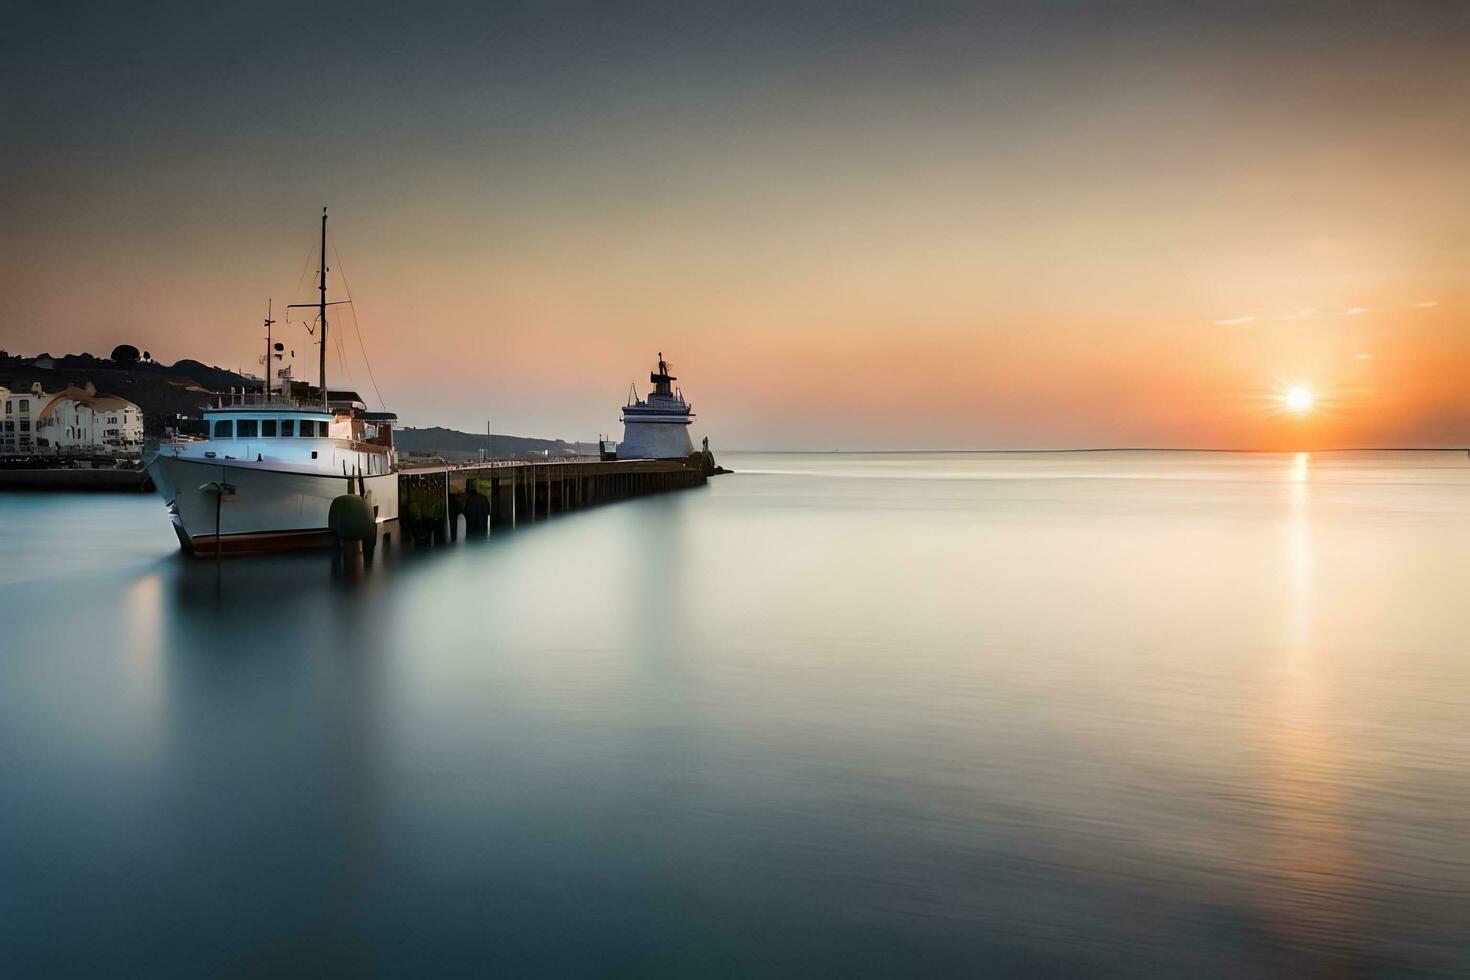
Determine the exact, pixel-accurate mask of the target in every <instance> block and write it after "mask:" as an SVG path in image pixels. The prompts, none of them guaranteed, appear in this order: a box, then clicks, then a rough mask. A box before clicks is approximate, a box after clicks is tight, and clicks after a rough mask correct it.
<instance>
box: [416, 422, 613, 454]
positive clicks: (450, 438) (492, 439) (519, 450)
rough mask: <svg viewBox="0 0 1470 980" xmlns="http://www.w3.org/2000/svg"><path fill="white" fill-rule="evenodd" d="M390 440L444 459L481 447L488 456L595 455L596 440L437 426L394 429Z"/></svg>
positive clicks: (476, 450) (472, 452) (417, 452)
mask: <svg viewBox="0 0 1470 980" xmlns="http://www.w3.org/2000/svg"><path fill="white" fill-rule="evenodd" d="M393 443H394V445H395V446H397V447H398V451H399V452H400V453H414V454H418V455H439V456H443V457H444V458H445V459H479V457H480V450H482V449H483V450H485V456H486V457H487V458H489V459H518V458H521V457H524V456H527V455H530V454H532V453H542V452H546V453H549V454H550V455H552V456H595V455H597V444H596V443H589V442H566V441H564V440H562V439H529V438H522V437H520V436H506V435H499V434H495V435H488V436H487V435H483V434H476V433H472V432H459V431H457V430H455V429H445V428H441V427H439V426H434V427H432V428H427V429H415V428H404V429H398V430H397V431H396V432H394V434H393Z"/></svg>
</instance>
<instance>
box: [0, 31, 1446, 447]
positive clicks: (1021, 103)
mask: <svg viewBox="0 0 1470 980" xmlns="http://www.w3.org/2000/svg"><path fill="white" fill-rule="evenodd" d="M1158 9H1159V10H1165V9H1167V8H1162V7H1161V8H1158ZM1222 9H1224V10H1230V9H1235V8H1222ZM1242 9H1244V8H1242ZM1268 9H1269V8H1266V7H1263V8H1260V9H1259V10H1256V13H1255V14H1254V15H1252V16H1253V17H1255V18H1256V19H1251V18H1248V17H1245V15H1241V18H1240V19H1239V22H1237V20H1232V19H1231V18H1230V17H1228V16H1226V15H1223V14H1222V15H1221V16H1222V17H1224V18H1225V19H1223V20H1222V19H1216V20H1212V19H1210V18H1209V17H1204V18H1202V19H1189V18H1187V17H1185V16H1184V15H1182V14H1180V15H1173V14H1170V15H1168V16H1164V15H1162V14H1160V16H1159V17H1153V18H1141V19H1137V20H1127V19H1123V18H1120V19H1119V20H1118V22H1114V20H1109V19H1107V18H1097V19H1095V20H1093V21H1090V22H1088V23H1085V24H1081V25H1078V24H1075V23H1070V22H1068V23H1053V21H1052V20H1048V19H1047V18H1046V17H1044V16H1039V15H1038V16H1033V15H1031V14H1029V13H1027V12H1026V10H1025V8H1018V12H1016V13H1015V14H1014V15H1013V16H1011V17H1010V19H1007V20H1004V21H1003V22H990V21H985V22H980V23H972V22H970V21H966V20H963V19H961V20H957V21H955V22H954V23H947V22H945V20H944V19H943V18H941V17H935V18H932V19H920V20H917V21H915V22H913V23H909V22H905V23H903V24H889V23H874V24H872V25H861V24H860V25H858V26H856V27H849V28H847V30H848V33H846V34H841V35H839V36H838V37H837V38H836V39H835V40H830V41H829V40H823V39H825V38H827V36H828V35H827V34H826V33H824V30H825V29H826V28H828V27H829V26H830V25H827V24H826V23H825V22H823V21H822V20H821V18H820V17H819V16H817V15H812V17H811V18H810V22H807V21H803V22H801V23H799V24H795V25H793V24H789V23H780V24H775V25H771V26H770V27H769V33H768V34H764V33H761V32H762V31H765V30H766V28H765V27H763V26H761V25H759V24H757V25H755V26H751V25H750V24H746V23H742V24H740V25H738V26H739V28H740V30H742V31H745V32H747V33H750V34H751V35H752V37H751V38H743V40H742V44H745V45H746V46H742V44H735V43H733V42H726V41H723V40H720V41H717V40H715V39H716V38H725V37H727V35H728V34H729V31H730V30H732V29H733V28H732V27H731V25H729V24H726V23H724V22H723V21H721V22H720V23H717V24H713V25H712V26H711V25H705V24H704V23H703V22H700V24H696V25H693V26H690V25H685V24H681V25H678V28H679V29H678V30H673V29H670V28H668V26H667V25H660V24H653V25H649V24H635V25H633V27H631V28H628V29H627V31H626V36H624V35H622V34H619V35H617V36H616V37H614V38H613V39H612V41H610V42H608V43H606V44H604V43H601V41H599V40H598V39H596V38H592V39H590V40H589V39H588V38H582V39H581V40H577V41H576V43H573V42H572V41H565V46H563V44H562V42H563V40H564V39H562V38H561V37H560V35H558V33H557V32H558V31H563V30H564V28H563V27H561V26H558V24H556V23H550V22H548V23H541V22H539V21H538V22H536V23H534V24H533V25H532V26H531V27H530V28H528V29H527V30H528V31H529V32H530V33H528V34H507V35H506V37H514V38H520V39H521V40H519V41H515V42H514V43H512V41H510V40H504V39H503V38H501V36H500V35H497V34H495V33H494V31H493V30H491V29H490V28H489V27H486V28H485V30H484V32H483V33H481V34H473V35H471V34H467V35H466V36H467V37H469V38H470V39H469V40H458V39H453V38H449V37H448V35H445V36H442V37H440V36H436V38H435V39H434V43H435V44H437V45H439V47H434V45H432V44H430V43H429V41H428V40H425V41H423V44H424V45H425V46H426V49H428V48H432V53H429V54H426V53H425V50H419V49H418V48H415V47H413V45H410V46H409V48H410V49H408V50H400V49H399V48H398V47H395V46H394V45H390V44H388V43H387V42H386V41H385V40H383V39H382V38H378V39H377V40H378V43H380V44H381V45H382V49H381V50H379V51H376V52H375V53H376V55H378V56H377V57H370V56H368V55H362V56H354V59H353V60H350V61H344V62H343V63H340V64H336V65H334V66H333V70H332V72H331V73H330V74H329V75H324V76H323V79H324V81H325V83H326V87H325V91H324V92H323V93H322V100H321V103H320V105H321V106H322V110H323V114H324V116H325V118H326V120H327V125H326V126H325V127H324V131H318V130H317V129H316V128H315V127H314V126H313V125H312V124H311V123H310V121H309V120H307V119H306V118H305V117H303V115H302V112H303V108H302V106H303V103H305V102H306V101H307V100H306V98H305V96H306V95H307V93H308V90H309V89H310V88H311V82H312V81H313V78H312V76H311V75H310V72H309V71H307V70H305V69H303V70H302V71H303V72H304V73H303V74H302V75H301V77H299V78H298V77H296V76H295V75H293V74H292V72H290V71H286V70H285V69H280V71H279V72H273V73H271V74H269V75H266V74H261V75H259V76H256V75H252V74H250V71H251V70H250V69H248V68H242V67H241V63H240V62H232V63H231V64H233V65H234V68H233V69H232V70H233V71H234V72H235V74H233V75H230V76H229V78H228V79H227V80H221V79H219V78H215V77H214V75H213V74H212V73H213V72H215V71H216V69H215V68H214V67H213V66H214V62H212V61H208V59H206V58H205V57H204V54H201V55H200V57H199V58H198V61H197V63H191V65H186V66H183V67H179V68H176V69H174V68H170V69H168V71H177V72H185V71H186V70H188V71H193V72H194V73H195V74H194V75H191V76H189V79H188V80H189V81H191V82H193V83H195V85H196V87H197V86H200V85H202V86H203V88H204V90H205V92H206V93H207V92H209V91H213V90H214V89H213V88H211V85H216V84H217V85H220V86H223V87H222V88H221V89H220V91H222V92H226V93H227V94H226V95H224V96H222V98H224V99H225V101H224V103H223V104H222V105H220V106H216V107H214V108H212V109H211V108H209V107H208V106H206V105H205V103H204V101H202V99H203V97H202V96H201V97H200V99H193V98H191V97H190V96H188V94H187V93H184V94H180V93H182V92H183V82H184V79H183V78H181V77H173V76H166V77H161V78H159V79H154V78H153V77H152V76H151V75H150V76H147V77H146V78H141V79H134V81H135V82H136V83H138V84H142V83H143V82H146V83H147V85H148V86H152V88H150V89H149V91H150V92H155V90H156V92H155V95H154V97H153V100H152V101H149V100H140V101H138V102H136V103H132V104H130V105H129V108H128V112H127V113H125V114H124V117H123V118H124V121H125V122H126V125H125V124H124V122H120V121H118V118H117V115H116V113H115V112H114V113H113V114H110V115H107V116H106V118H105V119H103V118H102V116H101V115H100V113H101V112H102V110H101V109H100V108H97V109H96V112H97V113H98V117H97V120H96V121H92V122H89V117H88V115H87V113H88V112H90V111H92V110H93V109H94V108H95V106H94V103H99V102H105V101H106V100H107V99H108V98H109V97H110V96H109V95H108V91H109V90H110V86H109V85H108V84H107V83H108V82H109V81H110V80H111V81H115V79H111V78H110V76H108V75H107V72H109V71H110V72H112V73H113V74H117V73H122V74H126V73H127V72H130V71H139V72H141V71H145V70H149V71H152V70H161V69H144V68H139V67H136V66H135V65H134V63H133V62H128V63H127V64H126V65H124V66H122V67H118V66H116V65H111V63H109V62H105V60H104V61H102V62H100V63H101V65H102V67H95V66H96V64H98V63H99V62H98V61H97V60H96V59H94V60H93V62H91V64H93V66H94V67H93V69H92V70H93V71H94V72H95V73H99V74H100V76H101V77H98V78H94V79H91V84H86V85H82V84H79V86H78V87H77V88H76V90H74V91H70V90H69V91H59V90H53V89H52V88H50V87H48V85H49V84H51V83H47V84H41V83H37V84H36V85H34V86H32V87H30V88H27V89H25V91H24V92H23V94H22V98H21V100H20V102H19V108H18V109H16V107H15V105H14V104H13V105H12V106H11V109H10V110H9V111H10V112H12V113H13V115H14V118H11V119H9V120H8V121H7V122H8V125H7V131H8V132H11V133H12V134H17V133H18V134H19V135H20V137H21V138H20V139H19V140H17V141H16V143H15V145H14V146H13V147H12V148H11V149H10V150H9V151H6V153H5V155H4V156H3V157H0V162H3V164H4V166H5V170H6V173H7V174H8V175H9V178H10V179H9V180H8V181H7V185H8V189H7V190H5V191H3V192H0V193H3V194H4V200H3V202H0V203H3V205H4V209H5V212H6V213H7V214H9V215H10V216H11V220H10V221H8V222H6V223H5V226H4V227H3V228H0V347H5V348H7V349H9V350H11V351H19V352H25V353H36V352H39V351H41V350H49V351H51V352H53V353H61V352H64V351H76V350H91V351H93V352H95V353H105V351H106V350H108V349H110V348H111V347H112V346H113V345H114V344H116V343H121V342H130V343H134V344H137V345H138V346H140V347H144V348H148V349H150V350H152V351H153V353H154V354H155V355H157V356H159V357H160V358H162V359H165V360H173V359H177V358H180V357H199V358H201V359H204V360H207V361H211V362H217V363H220V364H223V365H226V366H235V365H241V366H244V367H246V368H247V369H252V368H253V361H254V357H255V355H256V352H257V348H258V346H259V341H258V339H257V338H258V334H259V327H258V325H259V320H260V318H261V315H262V314H263V311H264V305H265V300H266V298H267V297H268V296H269V297H274V299H275V301H276V302H277V303H278V304H279V303H283V302H287V301H292V302H300V301H304V300H309V299H310V298H311V296H310V282H309V279H308V281H306V282H302V281H301V280H300V278H299V276H300V273H301V270H302V268H303V260H305V259H306V258H307V255H308V252H309V250H310V249H311V247H312V245H313V240H314V238H313V236H314V220H315V218H314V216H315V215H316V214H317V213H318V208H319V206H320V205H321V204H322V203H326V204H329V205H331V206H332V214H333V222H332V228H333V233H334V234H333V237H334V241H335V243H336V245H337V247H338V249H339V250H340V253H341V258H342V266H343V269H345V272H346V274H347V276H348V281H350V283H351V286H352V290H353V296H354V299H355V300H356V312H357V315H358V317H359V318H360V322H361V327H362V334H363V338H364V340H365V342H366V346H367V349H368V351H369V353H370V354H371V356H372V363H373V367H374V371H375V374H376V378H377V381H378V385H379V387H380V388H381V390H382V393H383V396H384V397H385V399H386V400H387V402H388V403H389V407H391V408H393V409H395V410H397V411H398V412H399V413H400V415H401V416H402V417H403V419H404V421H405V422H406V423H408V424H414V425H433V424H444V425H451V426H456V427H459V428H465V429H472V430H482V429H483V426H484V423H485V420H486V419H489V420H491V421H492V422H493V423H494V426H495V429H496V431H503V432H515V433H521V434H528V435H548V436H562V437H566V438H592V437H594V436H596V435H597V434H598V433H599V432H600V431H601V432H616V430H617V423H616V420H617V407H618V405H619V404H620V403H621V400H622V398H623V396H624V394H625V393H626V390H627V386H628V383H629V381H631V380H635V379H638V380H640V381H643V380H645V379H646V376H647V371H648V368H649V367H650V365H651V362H652V360H653V358H654V356H655V353H656V352H657V351H658V350H663V351H664V352H665V353H666V354H667V355H668V356H669V358H670V360H671V361H673V363H674V364H675V367H676V373H678V374H679V375H680V377H681V379H682V381H681V383H682V384H683V386H684V390H685V392H686V394H687V395H688V396H689V397H690V398H691V400H692V401H693V402H694V404H695V408H696V411H697V412H698V413H699V415H700V422H699V424H698V425H697V429H696V433H695V435H696V437H698V436H700V435H709V436H710V438H711V442H712V443H713V444H714V445H716V446H725V447H729V448H818V449H825V448H836V447H842V448H987V447H1037V448H1052V447H1063V446H1125V445H1126V446H1139V445H1147V446H1199V447H1238V448H1328V447H1333V446H1348V445H1463V444H1467V443H1470V350H1467V349H1466V347H1467V344H1470V342H1467V337H1470V331H1467V329H1466V328H1467V327H1470V291H1467V289H1466V285H1465V283H1466V271H1467V268H1470V265H1467V259H1470V232H1467V228H1470V194H1467V193H1466V191H1467V186H1466V176H1465V175H1466V174H1467V173H1470V125H1467V119H1470V113H1466V112H1465V110H1464V107H1465V106H1466V105H1470V43H1467V32H1466V31H1464V30H1462V29H1461V28H1463V27H1464V24H1463V23H1462V21H1463V18H1458V16H1457V15H1453V14H1447V13H1444V12H1440V13H1436V14H1433V15H1432V16H1431V15H1430V14H1425V15H1424V16H1423V17H1421V18H1418V19H1416V17H1414V16H1410V15H1408V14H1403V15H1394V16H1390V15H1388V14H1382V13H1379V14H1377V15H1373V16H1374V17H1376V19H1365V18H1369V16H1370V15H1367V14H1354V15H1353V16H1354V17H1357V18H1359V19H1361V20H1362V22H1361V23H1356V22H1347V23H1344V22H1343V18H1339V17H1336V16H1324V17H1322V18H1317V19H1313V18H1296V19H1288V20H1280V21H1278V20H1273V19H1270V15H1268V14H1266V13H1263V12H1262V11H1265V10H1268ZM1156 12H1157V11H1156ZM710 16H711V17H713V15H710ZM1056 16H1057V17H1060V16H1061V15H1056ZM1160 18H1162V20H1161V19H1160ZM1349 21H1351V18H1349ZM391 27H392V25H387V26H385V27H384V28H383V30H384V37H387V36H388V35H389V34H391V33H392V32H391V30H390V28H391ZM705 27H708V30H707V31H706V30H704V28H705ZM868 27H870V28H871V29H867V28H868ZM696 28H698V29H696ZM717 28H718V30H717ZM661 31H662V32H663V33H660V32H661ZM536 32H540V33H536ZM43 33H44V32H43ZM594 33H595V32H589V35H590V34H594ZM527 37H529V38H531V40H530V41H527V40H525V38H527ZM742 37H743V36H742ZM246 40H248V38H247V39H246ZM359 40H360V41H361V40H362V39H359ZM369 40H372V39H371V38H370V39H369ZM594 41H597V46H596V47H590V46H589V47H586V48H583V47H578V45H580V44H585V45H592V44H593V42H594ZM757 41H760V42H764V43H756V42H757ZM533 42H534V44H533ZM553 42H555V43H553ZM214 43H216V44H217V45H218V46H224V47H228V46H229V45H231V44H233V43H235V42H233V41H231V40H229V38H228V37H226V36H225V34H223V33H222V34H221V36H220V38H219V39H218V40H217V41H216V42H214ZM241 43H243V41H242V42H241ZM363 44H364V46H367V42H363ZM516 44H520V45H522V47H516V46H515V45H516ZM476 45H481V46H483V48H484V53H485V56H484V59H483V65H482V63H481V61H478V60H476V57H475V55H476V53H477V51H479V49H478V48H476V47H475V46H476ZM526 45H531V46H532V47H534V51H529V53H528V50H523V48H524V47H525V46H526ZM537 45H541V46H537ZM42 46H43V48H44V42H43V45H42ZM81 47H82V49H83V50H82V51H81V52H80V53H78V54H76V55H75V57H78V58H80V57H83V56H85V55H86V54H87V51H86V49H85V47H86V42H85V38H84V39H83V41H82V42H81ZM461 47H463V48H464V50H461ZM543 48H544V49H545V50H543ZM68 50H69V49H68ZM370 50H371V49H370ZM546 51H550V54H546V53H545V52H546ZM586 51H592V52H595V53H596V54H597V57H598V58H601V59H602V60H601V61H595V60H594V65H593V67H592V68H589V67H587V61H588V59H587V58H586V57H583V54H584V53H585V52H586ZM609 51H610V52H611V53H608V52H609ZM673 52H678V56H677V57H675V56H674V54H673ZM207 53H208V51H206V52H205V54H207ZM216 53H218V52H216ZM146 54H147V52H146V51H145V52H143V53H141V54H140V55H139V62H138V64H142V63H143V62H145V61H146V60H147V58H146ZM533 55H534V56H535V57H533ZM543 56H544V57H545V58H547V59H550V65H551V67H548V68H546V69H545V70H544V71H543V70H542V69H541V68H540V66H541V64H542V62H541V61H538V60H537V58H540V57H543ZM517 58H521V59H523V60H520V61H518V60H516V59H517ZM557 58H562V59H564V63H557V61H556V59H557ZM497 59H498V60H497ZM506 63H509V64H512V65H513V66H519V67H516V69H515V70H510V69H504V70H503V71H502V68H503V65H504V64H506ZM293 64H294V62H293ZM484 65H491V66H494V68H493V70H492V68H487V67H484ZM109 66H110V67H109ZM62 67H65V65H62ZM553 68H555V69H556V70H552V69H553ZM241 72H244V74H243V75H241V74H240V73H241ZM226 81H227V84H226ZM205 82H208V83H209V84H204V83H205ZM156 93H166V95H165V96H159V95H157V94H156ZM53 103H55V104H61V105H65V106H71V107H74V108H75V113H74V115H75V117H76V124H75V128H74V129H68V128H67V126H68V125H69V124H68V123H67V119H68V118H71V117H67V116H65V115H63V116H62V117H59V118H60V119H61V121H59V122H58V121H55V119H56V118H58V117H56V115H55V113H54V112H53V113H52V114H51V115H45V116H43V115H42V112H41V110H42V109H45V108H47V107H48V106H50V107H51V108H53V109H54V108H55V105H53ZM155 103H156V104H155ZM336 271H342V270H341V269H339V270H336ZM335 281H336V282H337V283H338V284H339V285H340V279H339V280H335ZM1349 311H1352V312H1349ZM345 325H346V324H345V323H344V326H345ZM282 329H284V330H286V331H287V337H288V339H290V337H291V331H296V332H297V334H298V336H297V337H296V338H295V341H294V343H295V344H296V346H297V352H298V355H300V357H299V362H300V363H301V369H300V370H302V371H303V372H305V373H306V374H307V376H310V377H314V367H313V366H312V365H314V363H315V358H314V355H310V354H308V352H307V348H306V346H305V338H304V336H300V335H299V333H300V327H299V326H291V327H284V326H283V327H282ZM356 343H357V341H356V338H355V337H349V338H348V351H349V357H348V363H347V365H346V368H345V370H344V369H340V368H336V367H334V371H336V372H337V377H339V378H342V379H344V380H346V381H348V382H350V383H353V384H354V385H355V386H356V387H358V389H359V390H361V391H363V392H364V393H367V392H368V391H369V389H370V385H369V383H368V381H367V377H366V372H365V370H364V369H363V366H362V363H361V357H360V355H359V354H358V353H357V348H356ZM333 360H334V362H335V360H336V358H335V356H334V358H333ZM1289 384H1302V385H1305V386H1307V387H1309V388H1311V389H1313V390H1314V391H1315V392H1316V393H1317V395H1318V397H1319V399H1320V411H1317V412H1314V413H1313V414H1312V415H1310V416H1308V417H1306V418H1302V419H1297V418H1292V417H1289V416H1286V415H1283V414H1282V413H1281V412H1279V411H1277V410H1276V409H1277V403H1276V401H1275V397H1276V396H1277V395H1278V394H1279V393H1280V392H1281V391H1283V390H1284V389H1285V387H1286V386H1287V385H1289ZM644 386H646V385H644ZM640 390H641V388H640Z"/></svg>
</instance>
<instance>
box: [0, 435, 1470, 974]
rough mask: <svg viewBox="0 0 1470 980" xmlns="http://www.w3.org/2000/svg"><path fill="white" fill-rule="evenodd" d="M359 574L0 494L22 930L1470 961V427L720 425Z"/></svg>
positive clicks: (351, 956)
mask: <svg viewBox="0 0 1470 980" xmlns="http://www.w3.org/2000/svg"><path fill="white" fill-rule="evenodd" d="M723 461H724V462H727V463H728V464H731V465H733V466H735V467H736V468H737V469H738V470H739V471H740V472H739V473H738V474H736V475H732V476H727V477H721V478H719V479H717V480H715V481H713V482H712V483H711V485H710V486H709V487H708V488H706V489H702V490H694V491H686V492H682V493H677V494H670V495H666V496H660V497H653V498H645V499H641V500H635V501H629V502H624V503H620V504H616V505H611V506H605V507H601V508H598V509H593V510H588V511H583V512H580V513H576V514H572V515H569V516H566V517H560V518H555V519H553V520H550V521H546V522H543V523H538V524H536V525H534V526H526V527H522V528H519V529H517V530H515V531H514V532H508V533H504V534H497V535H496V536H495V537H494V538H493V539H492V540H491V541H490V542H489V543H488V544H482V545H468V544H460V545H457V546H454V547H452V548H449V549H442V550H439V551H437V552H433V553H429V554H423V553H413V552H402V553H398V554H392V553H390V554H388V555H386V556H383V555H380V557H379V561H378V562H377V563H376V564H375V566H374V567H373V568H372V569H371V570H370V572H369V573H368V574H367V575H365V576H363V577H361V578H357V579H353V578H351V577H347V576H343V575H342V574H341V573H340V571H338V570H334V567H333V563H332V560H331V559H330V558H329V557H326V556H321V555H311V556H304V557H299V556H298V557H290V558H268V559H253V560H236V561H229V562H226V563H225V564H224V565H223V567H222V568H221V569H219V570H218V571H217V570H216V567H215V566H214V565H213V564H212V563H208V562H204V563H197V562H190V561H187V560H184V559H181V558H180V557H178V556H177V555H176V554H175V547H176V546H175V544H174V540H173V535H172V533H171V532H170V530H169V528H168V522H167V519H166V517H165V515H164V513H163V509H162V507H161V506H160V505H159V503H158V502H157V501H156V500H154V499H152V498H146V497H100V496H22V495H0V624H3V625H0V647H3V653H0V963H3V965H0V972H3V973H4V974H5V975H7V976H61V975H75V974H93V975H108V976H116V975H141V976H165V975H187V976H205V975H218V974H241V975H254V976H280V975H284V974H286V973H289V972H297V973H300V972H315V973H318V974H332V975H343V974H372V973H378V974H383V975H399V976H436V975H444V974H476V975H490V974H500V975H506V974H510V975H529V974H544V975H573V974H599V975H601V974H609V975H628V976H706V975H736V976H748V975H787V976H813V975H820V976H844V975H867V976H918V975H949V976H973V975H977V974H988V975H1046V976H1078V977H1098V976H1222V977H1224V976H1229V977H1244V976H1251V977H1271V976H1281V977H1296V976H1312V975H1319V976H1359V975H1362V976H1419V975H1424V976H1452V975H1462V976H1463V975H1465V974H1466V973H1467V972H1470V762H1467V760H1470V611H1467V605H1466V596H1467V585H1470V460H1467V459H1466V458H1465V457H1464V456H1463V455H1459V454H1447V453H1446V454H1440V453H1391V454H1335V455H1320V454H1318V455H1311V456H1307V455H1300V456H1291V455H1285V456H1276V455H1249V456H1247V455H1231V454H1187V453H1158V454H1154V453H1078V454H1040V455H1022V454H1017V455H961V454H956V455H872V456H863V455H812V456H802V455H780V456H775V455H773V456H754V455H744V456H736V455H731V456H727V457H726V458H725V459H724V460H723Z"/></svg>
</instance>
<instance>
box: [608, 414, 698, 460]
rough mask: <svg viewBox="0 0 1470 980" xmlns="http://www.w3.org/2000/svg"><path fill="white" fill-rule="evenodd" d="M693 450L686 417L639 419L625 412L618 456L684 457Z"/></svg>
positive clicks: (649, 457)
mask: <svg viewBox="0 0 1470 980" xmlns="http://www.w3.org/2000/svg"><path fill="white" fill-rule="evenodd" d="M692 452H694V445H693V443H691V442H690V441H689V419H688V417H687V416H686V417H683V418H657V419H641V418H635V417H633V416H625V417H624V419H623V441H622V442H620V443H618V450H617V455H618V459H687V458H688V457H689V454H690V453H692Z"/></svg>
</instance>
